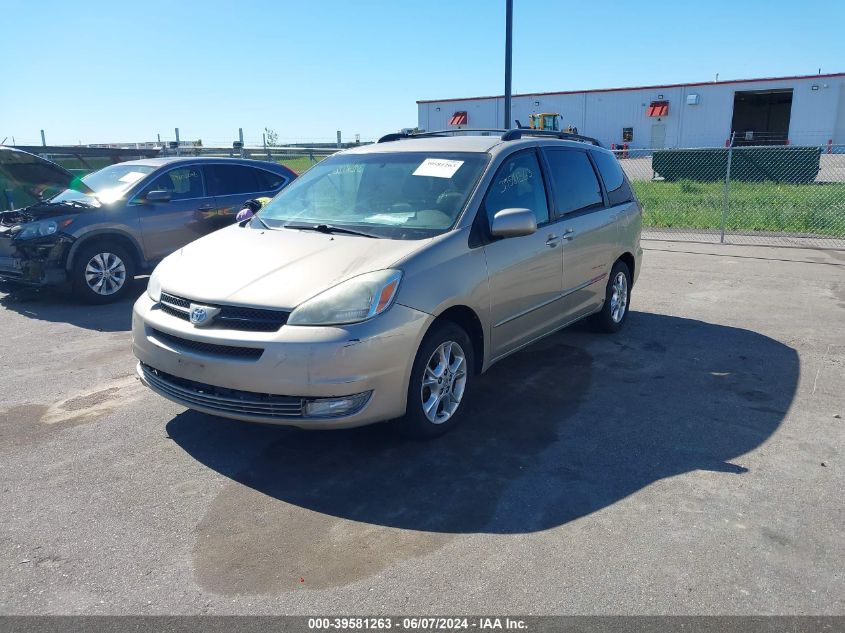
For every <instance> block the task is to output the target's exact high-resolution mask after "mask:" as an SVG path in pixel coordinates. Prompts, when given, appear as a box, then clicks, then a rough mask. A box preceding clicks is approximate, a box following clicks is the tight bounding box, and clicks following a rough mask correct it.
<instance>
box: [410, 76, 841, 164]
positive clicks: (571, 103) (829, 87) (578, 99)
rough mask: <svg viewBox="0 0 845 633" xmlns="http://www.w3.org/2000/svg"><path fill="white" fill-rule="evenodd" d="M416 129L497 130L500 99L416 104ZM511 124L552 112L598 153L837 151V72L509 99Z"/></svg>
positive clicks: (501, 113)
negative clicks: (731, 146) (593, 142)
mask: <svg viewBox="0 0 845 633" xmlns="http://www.w3.org/2000/svg"><path fill="white" fill-rule="evenodd" d="M417 107H418V110H419V124H418V125H419V127H420V128H421V129H425V130H441V129H449V128H458V127H461V128H464V127H470V128H500V127H502V125H503V123H504V121H503V118H504V97H501V96H498V97H469V98H463V99H442V100H437V101H429V100H425V101H417ZM511 111H512V114H511V116H512V118H513V121H512V125H514V126H515V125H516V124H515V123H514V121H520V122H521V123H522V125H528V115H529V114H531V113H545V112H551V113H560V115H561V119H560V120H561V124H562V127H567V126H574V127H576V128H577V129H578V132H579V133H580V134H585V135H587V136H592V137H595V138H597V139H598V140H599V141H601V142H602V144H603V145H605V146H606V147H610V146H611V145H612V144H622V143H627V144H628V146H629V147H630V148H660V147H720V146H724V145H725V142H726V141H727V139H728V138H730V136H731V133H732V132H733V133H735V138H736V142H737V143H739V144H760V143H786V142H789V143H791V144H793V145H826V144H828V143H832V144H834V145H837V144H840V145H841V144H845V73H835V74H828V75H807V76H799V77H776V78H769V79H741V80H736V81H716V82H700V83H689V84H673V85H667V86H642V87H637V88H612V89H605V90H578V91H566V92H540V93H532V94H520V95H514V96H513V97H512V101H511Z"/></svg>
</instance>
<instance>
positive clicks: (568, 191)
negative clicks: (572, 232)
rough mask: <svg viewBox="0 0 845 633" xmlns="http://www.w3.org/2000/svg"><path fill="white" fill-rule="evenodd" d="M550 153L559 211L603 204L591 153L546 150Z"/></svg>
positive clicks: (547, 153)
mask: <svg viewBox="0 0 845 633" xmlns="http://www.w3.org/2000/svg"><path fill="white" fill-rule="evenodd" d="M546 156H547V157H548V159H549V167H550V169H551V174H550V177H551V181H552V187H553V188H554V192H555V205H556V206H557V212H558V213H560V214H564V213H572V212H573V211H579V210H581V209H586V208H589V207H592V206H596V205H601V204H603V200H602V197H601V187H600V186H599V181H598V178H596V172H595V170H593V165H592V163H590V159H589V158H588V157H587V152H584V151H581V150H574V149H572V150H570V149H551V150H547V151H546Z"/></svg>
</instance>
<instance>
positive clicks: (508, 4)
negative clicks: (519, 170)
mask: <svg viewBox="0 0 845 633" xmlns="http://www.w3.org/2000/svg"><path fill="white" fill-rule="evenodd" d="M512 56H513V0H505V129H506V130H509V129H510V127H511V57H512Z"/></svg>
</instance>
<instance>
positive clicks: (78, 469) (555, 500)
mask: <svg viewBox="0 0 845 633" xmlns="http://www.w3.org/2000/svg"><path fill="white" fill-rule="evenodd" d="M647 247H648V249H647V250H646V253H645V261H644V267H643V271H642V274H641V277H640V281H639V283H638V285H637V286H636V287H635V288H634V291H633V303H632V308H633V310H634V312H633V313H632V314H631V315H630V320H629V322H628V324H627V327H626V329H625V330H624V331H623V332H622V333H620V334H618V335H615V336H608V335H599V334H593V333H592V332H591V331H590V330H589V329H588V328H587V327H585V326H581V325H577V326H574V327H572V328H569V329H567V330H564V331H562V332H560V333H558V334H556V335H554V336H552V337H550V338H548V339H546V340H544V341H542V342H540V343H538V344H535V345H533V346H532V347H530V348H528V349H526V350H525V351H523V352H520V353H519V354H517V355H515V356H513V357H511V358H509V359H507V360H505V361H503V362H502V363H500V364H498V365H496V366H495V367H494V368H493V369H492V370H491V371H490V372H489V373H488V374H486V375H485V376H483V377H482V378H481V379H480V380H479V381H477V383H476V386H477V392H476V395H475V398H474V400H473V401H472V402H471V415H470V416H469V418H468V419H466V420H465V421H464V423H463V425H462V426H461V427H460V428H458V429H457V430H456V431H455V432H454V433H452V434H449V435H447V436H445V437H443V438H440V439H437V440H434V441H432V442H428V443H416V442H409V441H405V440H400V439H397V437H395V436H394V435H393V434H392V433H390V432H389V430H388V429H387V428H386V427H384V426H378V427H371V428H364V429H358V430H352V431H334V432H305V431H299V430H295V429H285V428H276V427H266V426H257V425H249V424H243V423H238V422H234V421H229V420H224V419H220V418H214V417H210V416H206V415H201V414H197V413H193V412H190V411H186V410H185V409H184V408H182V407H180V406H177V405H175V404H173V403H170V402H168V401H166V400H163V399H161V398H159V397H157V396H156V395H154V394H152V393H150V392H147V391H146V390H145V389H144V388H143V387H141V386H140V385H139V384H138V383H137V381H136V380H135V378H134V362H133V359H132V356H131V353H130V351H129V340H128V337H129V334H128V330H129V323H130V309H131V303H130V302H125V303H121V304H117V305H111V306H105V307H85V306H80V305H76V304H75V303H73V302H72V301H71V300H70V299H67V298H62V297H56V296H54V295H49V294H36V293H32V292H13V293H11V294H8V293H4V292H0V358H2V364H0V386H1V387H2V398H1V399H0V508H2V517H3V518H2V521H0V612H2V613H7V614H8V613H88V614H99V613H114V614H117V613H139V614H157V613H293V614H328V613H358V614H364V613H366V614H375V613H385V614H405V613H442V614H457V613H484V612H495V613H518V614H567V613H578V614H598V613H601V614H610V613H612V614H617V613H624V614H635V613H648V614H664V613H675V614H845V577H843V574H845V572H844V571H843V570H845V564H843V563H845V539H843V537H842V526H843V525H845V511H843V492H842V491H843V490H845V468H843V451H842V449H843V436H845V327H843V325H845V253H843V252H833V251H831V252H824V251H812V250H800V249H769V248H753V247H738V246H724V247H720V246H708V245H701V244H682V243H670V242H657V241H652V242H649V243H648V244H647ZM143 285H144V284H143V283H141V282H138V283H137V291H136V293H135V295H136V296H137V294H140V292H142V291H143Z"/></svg>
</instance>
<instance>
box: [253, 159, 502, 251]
mask: <svg viewBox="0 0 845 633" xmlns="http://www.w3.org/2000/svg"><path fill="white" fill-rule="evenodd" d="M488 161H489V155H488V154H480V153H474V154H470V153H456V152H449V153H426V154H423V153H412V152H392V153H372V154H342V155H338V156H334V157H331V158H327V159H326V160H324V161H322V162H321V163H318V164H317V165H315V166H314V167H312V168H311V169H309V170H308V171H307V172H306V173H305V174H303V175H302V176H300V177H299V178H297V179H296V180H294V181H293V183H291V184H290V185H289V186H288V187H287V188H286V189H284V190H282V192H281V193H280V194H279V195H277V196H276V197H275V198H273V200H271V201H270V202H269V203H267V205H266V206H265V207H264V208H263V209H262V210H261V214H260V215H261V219H262V220H263V221H264V222H265V223H266V224H267V225H268V226H270V227H272V228H278V227H285V226H290V228H297V229H305V228H317V227H319V228H320V229H321V230H324V231H326V230H330V231H331V230H333V231H334V232H341V231H339V229H347V230H345V231H343V232H344V233H347V234H349V233H353V232H357V233H361V234H365V235H368V236H371V237H372V236H375V237H387V238H391V239H405V240H409V239H411V240H412V239H423V238H427V237H433V236H435V235H438V234H440V233H443V232H444V231H447V230H448V229H450V228H451V227H452V226H453V225H454V224H455V222H456V220H457V219H458V216H459V215H460V213H461V211H462V209H463V208H464V205H465V204H466V201H467V199H468V198H469V195H470V193H471V192H472V190H473V188H474V187H475V185H476V183H477V182H478V179H479V178H480V176H481V173H482V172H483V171H484V167H485V166H486V165H487V163H488ZM254 226H256V227H260V225H259V224H258V223H256V224H255V225H254Z"/></svg>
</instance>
